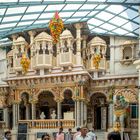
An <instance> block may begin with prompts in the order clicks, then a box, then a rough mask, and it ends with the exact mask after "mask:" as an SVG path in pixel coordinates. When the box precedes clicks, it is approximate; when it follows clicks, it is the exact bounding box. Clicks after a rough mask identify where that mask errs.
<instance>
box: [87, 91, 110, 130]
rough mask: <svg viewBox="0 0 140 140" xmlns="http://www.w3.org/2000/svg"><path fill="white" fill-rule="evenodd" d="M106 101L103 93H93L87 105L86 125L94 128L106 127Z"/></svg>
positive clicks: (102, 128)
mask: <svg viewBox="0 0 140 140" xmlns="http://www.w3.org/2000/svg"><path fill="white" fill-rule="evenodd" d="M107 111H108V107H107V102H106V96H105V95H104V94H103V93H95V94H93V95H92V96H91V98H90V103H89V105H88V118H87V122H88V126H89V128H94V129H95V130H106V129H107V122H108V118H107Z"/></svg>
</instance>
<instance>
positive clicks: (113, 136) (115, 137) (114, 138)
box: [107, 131, 121, 140]
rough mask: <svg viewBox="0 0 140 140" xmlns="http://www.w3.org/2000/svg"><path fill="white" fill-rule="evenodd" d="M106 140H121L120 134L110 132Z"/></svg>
mask: <svg viewBox="0 0 140 140" xmlns="http://www.w3.org/2000/svg"><path fill="white" fill-rule="evenodd" d="M107 140H121V134H120V133H119V132H115V131H113V132H110V133H109V134H108V136H107Z"/></svg>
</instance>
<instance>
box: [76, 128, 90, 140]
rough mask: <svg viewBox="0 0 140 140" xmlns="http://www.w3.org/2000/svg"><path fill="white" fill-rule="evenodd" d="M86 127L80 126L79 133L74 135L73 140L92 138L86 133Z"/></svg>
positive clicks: (88, 139)
mask: <svg viewBox="0 0 140 140" xmlns="http://www.w3.org/2000/svg"><path fill="white" fill-rule="evenodd" d="M87 132H88V128H87V127H86V126H83V127H81V134H80V135H78V136H76V138H75V140H92V137H91V136H89V135H87Z"/></svg>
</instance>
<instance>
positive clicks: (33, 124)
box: [19, 119, 75, 129]
mask: <svg viewBox="0 0 140 140" xmlns="http://www.w3.org/2000/svg"><path fill="white" fill-rule="evenodd" d="M19 123H27V124H28V127H29V128H30V129H56V128H59V126H60V125H61V126H62V127H63V128H74V127H75V120H63V119H60V120H58V119H50V120H20V121H19ZM59 124H60V125H59Z"/></svg>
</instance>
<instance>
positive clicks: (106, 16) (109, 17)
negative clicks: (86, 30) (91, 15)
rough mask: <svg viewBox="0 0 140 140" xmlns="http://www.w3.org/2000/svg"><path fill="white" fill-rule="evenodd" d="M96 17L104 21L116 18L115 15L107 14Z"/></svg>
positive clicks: (103, 13)
mask: <svg viewBox="0 0 140 140" xmlns="http://www.w3.org/2000/svg"><path fill="white" fill-rule="evenodd" d="M96 17H98V18H100V19H104V20H109V19H111V18H112V17H114V15H112V14H110V13H107V12H104V11H102V12H100V13H99V14H97V15H96Z"/></svg>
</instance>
